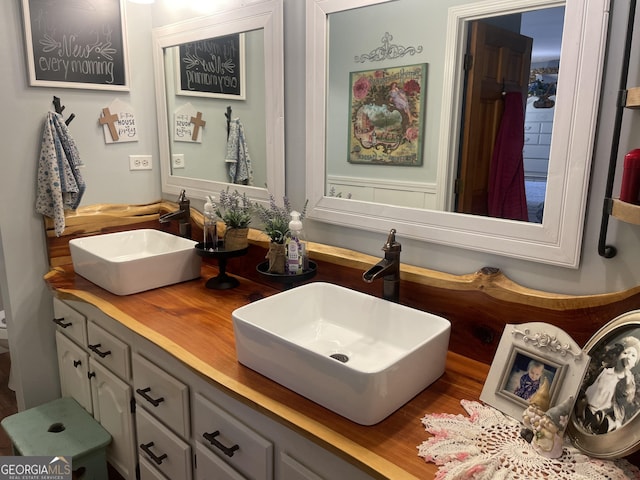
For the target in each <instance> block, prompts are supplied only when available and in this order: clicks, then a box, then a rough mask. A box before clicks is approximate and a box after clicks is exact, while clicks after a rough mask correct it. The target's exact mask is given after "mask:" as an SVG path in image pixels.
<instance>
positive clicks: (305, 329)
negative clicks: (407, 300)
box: [233, 282, 451, 425]
mask: <svg viewBox="0 0 640 480" xmlns="http://www.w3.org/2000/svg"><path fill="white" fill-rule="evenodd" d="M233 327H234V333H235V341H236V351H237V356H238V361H239V362H240V363H242V364H243V365H245V366H247V367H249V368H251V369H253V370H255V371H257V372H259V373H261V374H263V375H265V376H266V377H268V378H270V379H272V380H274V381H276V382H278V383H279V384H281V385H283V386H285V387H287V388H289V389H291V390H293V391H295V392H297V393H299V394H300V395H303V396H305V397H307V398H309V399H310V400H313V401H315V402H316V403H319V404H320V405H322V406H324V407H326V408H328V409H330V410H332V411H334V412H336V413H338V414H340V415H342V416H344V417H346V418H348V419H350V420H352V421H354V422H356V423H359V424H362V425H373V424H375V423H378V422H380V421H381V420H383V419H384V418H386V417H387V416H388V415H390V414H391V413H393V412H394V411H395V410H397V409H398V408H400V407H401V406H402V405H404V404H405V403H406V402H407V401H409V400H410V399H411V398H413V397H414V396H415V395H416V394H418V393H419V392H421V391H422V390H424V389H425V388H426V387H428V386H429V385H430V384H431V383H433V382H434V381H435V380H436V379H438V377H440V376H441V375H442V374H443V373H444V368H445V361H446V355H447V350H448V347H449V334H450V330H451V324H450V322H449V321H448V320H446V319H444V318H442V317H439V316H436V315H432V314H429V313H426V312H422V311H420V310H416V309H413V308H409V307H406V306H403V305H399V304H397V303H392V302H389V301H387V300H382V299H380V298H377V297H373V296H371V295H367V294H363V293H361V292H357V291H355V290H351V289H348V288H344V287H340V286H338V285H333V284H330V283H322V282H316V283H309V284H306V285H303V286H301V287H297V288H293V289H291V290H287V291H284V292H282V293H278V294H276V295H273V296H271V297H267V298H264V299H262V300H258V301H256V302H254V303H251V304H249V305H245V306H243V307H240V308H238V309H236V310H235V311H234V312H233Z"/></svg>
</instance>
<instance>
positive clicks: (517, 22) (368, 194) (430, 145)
mask: <svg viewBox="0 0 640 480" xmlns="http://www.w3.org/2000/svg"><path fill="white" fill-rule="evenodd" d="M607 8H608V2H607V1H606V0H566V1H557V0H492V1H474V2H470V1H469V0H448V1H441V2H437V4H434V3H433V2H423V1H421V0H341V1H337V0H307V60H308V63H307V112H309V113H308V115H307V125H306V128H307V134H306V137H307V162H308V163H307V195H308V196H309V199H310V204H309V205H310V211H309V217H310V218H313V219H316V220H319V221H325V222H330V223H335V224H339V225H346V226H351V227H355V228H362V229H367V230H372V231H380V232H384V231H388V230H389V228H391V227H393V228H395V229H396V230H397V231H398V235H400V236H404V237H409V238H415V239H420V240H425V241H430V242H436V243H442V244H446V245H451V246H455V247H461V248H468V249H474V250H481V251H486V252H490V253H494V254H499V255H507V256H511V257H516V258H522V259H526V260H531V261H538V262H545V263H550V264H554V265H559V266H566V267H573V268H576V267H577V266H578V264H579V258H580V247H581V243H582V228H583V221H584V214H585V207H586V200H587V193H588V180H589V172H590V164H591V156H592V149H593V145H594V139H595V123H596V116H597V110H598V99H599V95H600V93H599V92H600V83H601V78H602V71H603V58H604V52H605V47H606V36H607V35H606V32H607V27H608V11H607ZM496 39H499V40H496ZM483 42H484V43H483ZM500 42H501V43H500ZM473 49H475V50H473ZM487 52H488V53H487ZM471 58H473V59H474V60H473V61H472V60H470V59H471ZM482 59H484V60H482ZM474 72H475V73H474ZM480 74H482V75H480ZM514 95H515V97H514ZM513 98H517V99H518V101H517V102H515V104H516V105H519V107H518V108H520V110H519V113H518V110H517V109H516V115H519V117H517V118H519V119H520V120H519V121H520V123H521V124H522V126H521V127H518V128H520V129H522V130H523V131H522V133H523V136H522V144H523V145H520V146H516V147H517V148H516V147H512V146H511V145H509V147H510V148H511V150H514V149H515V150H517V151H518V153H519V154H520V153H521V155H520V156H521V157H522V158H521V160H520V164H519V168H518V170H519V173H518V175H520V176H521V177H522V189H521V190H522V197H523V198H524V196H526V205H525V204H524V200H522V202H523V205H524V206H523V208H524V209H525V210H526V212H525V213H524V214H523V215H522V216H521V217H514V216H509V215H506V214H505V215H502V214H497V213H496V212H495V210H491V211H489V210H487V196H488V193H487V187H488V182H489V180H488V177H489V176H490V175H494V176H496V175H498V176H502V177H505V176H506V175H507V174H506V173H505V172H508V171H509V170H508V168H505V169H504V170H500V169H496V167H495V166H494V167H491V163H492V162H493V163H494V165H495V164H497V163H496V160H495V159H494V158H493V157H494V150H496V149H497V145H498V144H497V143H496V142H497V139H498V138H499V137H498V132H499V131H500V128H501V126H502V123H503V122H502V120H503V119H504V120H505V122H504V124H506V125H511V124H512V123H513V122H512V121H509V120H508V119H509V118H510V117H509V116H508V115H513V109H511V111H510V110H509V108H510V107H507V104H508V102H509V101H511V105H513V104H514V102H513ZM508 99H510V100H508ZM502 147H503V148H504V144H502ZM492 168H493V170H494V171H493V172H492V171H491V169H492ZM496 172H497V173H496ZM494 178H495V177H494ZM492 185H494V186H492V187H491V188H492V192H495V191H496V187H495V183H494V184H492ZM470 186H473V190H472V189H471V187H470ZM464 187H469V188H468V190H467V195H466V197H465V196H464V194H463V193H464ZM483 189H484V191H483ZM477 191H479V192H480V193H479V194H477V193H476V192H477ZM469 192H470V193H469ZM478 199H479V200H478ZM513 218H518V219H517V220H514V219H513Z"/></svg>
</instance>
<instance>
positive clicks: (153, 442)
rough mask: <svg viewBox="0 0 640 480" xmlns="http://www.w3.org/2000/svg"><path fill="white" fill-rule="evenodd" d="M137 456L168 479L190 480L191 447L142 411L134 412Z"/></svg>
mask: <svg viewBox="0 0 640 480" xmlns="http://www.w3.org/2000/svg"><path fill="white" fill-rule="evenodd" d="M136 427H137V429H138V455H139V456H140V458H141V459H142V458H143V459H145V460H147V462H149V463H150V464H151V465H152V466H153V468H155V469H156V470H158V471H160V472H162V473H163V474H164V475H165V476H166V477H167V478H170V479H172V480H173V479H175V480H177V479H184V480H191V447H190V446H189V444H188V443H186V442H185V441H183V440H182V439H181V438H180V437H178V436H177V435H176V434H174V433H173V432H171V431H170V430H168V429H167V428H166V427H165V426H164V425H162V424H161V423H160V422H159V421H158V420H156V419H155V418H153V417H152V416H151V414H149V413H147V412H146V411H145V410H143V409H139V410H137V411H136Z"/></svg>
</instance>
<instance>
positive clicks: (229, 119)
mask: <svg viewBox="0 0 640 480" xmlns="http://www.w3.org/2000/svg"><path fill="white" fill-rule="evenodd" d="M224 116H225V117H227V140H229V132H230V131H231V106H228V107H227V111H226V112H225V114H224Z"/></svg>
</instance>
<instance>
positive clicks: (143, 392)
mask: <svg viewBox="0 0 640 480" xmlns="http://www.w3.org/2000/svg"><path fill="white" fill-rule="evenodd" d="M150 391H151V387H147V388H144V389H141V388H138V389H136V392H138V394H140V395H142V398H144V399H145V400H146V401H147V402H149V403H150V404H151V405H153V406H154V407H157V406H158V405H160V404H161V403H162V402H164V397H160V398H157V399H156V398H151V397H150V396H149V395H147V392H150Z"/></svg>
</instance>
